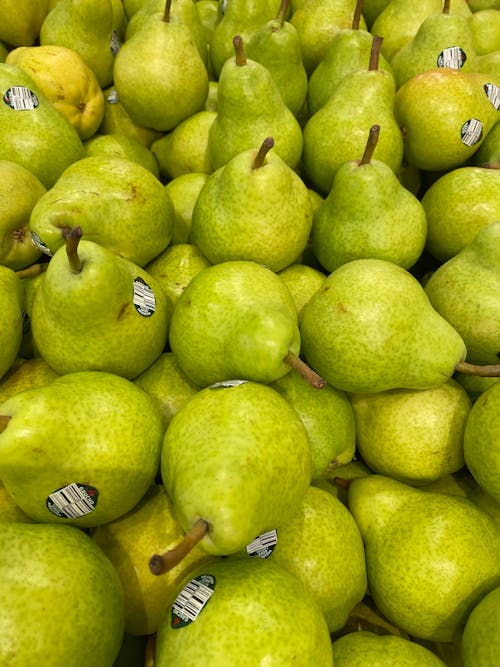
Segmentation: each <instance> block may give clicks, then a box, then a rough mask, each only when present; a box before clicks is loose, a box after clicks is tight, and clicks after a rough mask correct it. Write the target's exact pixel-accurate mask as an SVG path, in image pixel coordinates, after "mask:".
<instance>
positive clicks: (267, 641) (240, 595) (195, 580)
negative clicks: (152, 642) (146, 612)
mask: <svg viewBox="0 0 500 667" xmlns="http://www.w3.org/2000/svg"><path fill="white" fill-rule="evenodd" d="M189 577H191V578H189ZM183 583H184V586H182V584H181V587H180V588H179V589H178V592H177V597H175V598H173V600H172V601H171V602H170V603H169V604H168V605H167V608H166V613H165V615H164V619H163V623H162V624H161V625H160V627H159V629H158V633H157V637H156V657H155V665H156V667H167V665H176V667H188V665H207V666H208V665H214V666H215V665H239V666H240V667H253V666H254V665H264V664H265V663H266V662H267V663H268V664H269V665H271V664H272V665H276V667H278V666H279V667H285V666H289V665H292V664H294V665H297V667H299V666H300V667H306V665H316V666H317V667H330V666H331V665H332V648H331V640H330V634H329V632H328V627H327V625H326V622H325V619H324V616H323V614H322V613H321V610H320V609H319V607H318V606H317V604H316V602H315V601H314V598H313V597H312V595H311V594H310V593H309V591H308V590H307V588H306V587H305V586H304V585H303V584H302V583H301V582H300V581H299V580H298V579H297V577H295V576H294V575H292V574H290V573H289V572H288V571H287V570H285V569H284V568H283V567H280V566H279V565H276V564H274V563H271V562H269V561H267V560H262V559H261V558H239V559H229V558H227V559H223V560H219V561H215V562H212V563H206V564H204V565H201V566H199V567H197V568H196V569H195V570H193V571H192V572H191V573H190V574H189V575H188V576H187V577H186V579H185V580H184V582H183ZM198 599H199V600H200V602H199V603H198V604H196V602H197V600H198ZM191 609H192V610H193V611H191ZM193 619H194V620H193Z"/></svg>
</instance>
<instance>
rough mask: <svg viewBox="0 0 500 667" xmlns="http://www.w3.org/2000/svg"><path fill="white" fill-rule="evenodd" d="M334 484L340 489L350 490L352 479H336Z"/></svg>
mask: <svg viewBox="0 0 500 667" xmlns="http://www.w3.org/2000/svg"><path fill="white" fill-rule="evenodd" d="M333 483H334V484H335V486H338V487H339V489H348V488H349V485H350V484H351V480H350V479H344V478H343V477H334V479H333Z"/></svg>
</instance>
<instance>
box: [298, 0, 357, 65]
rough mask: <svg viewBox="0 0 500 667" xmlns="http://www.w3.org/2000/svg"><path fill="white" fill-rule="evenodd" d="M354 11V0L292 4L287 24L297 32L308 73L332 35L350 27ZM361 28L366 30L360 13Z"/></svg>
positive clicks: (323, 0)
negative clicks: (296, 5)
mask: <svg viewBox="0 0 500 667" xmlns="http://www.w3.org/2000/svg"><path fill="white" fill-rule="evenodd" d="M355 10H356V0H307V2H303V3H301V5H300V6H298V7H294V6H293V3H292V12H293V13H292V16H291V17H290V23H291V24H292V25H293V26H294V28H295V29H296V31H297V33H298V35H299V39H300V45H301V51H302V60H303V62H304V67H305V69H306V72H307V74H308V76H311V74H312V72H313V71H314V69H315V68H316V67H317V66H318V65H319V63H320V62H321V61H322V60H323V58H324V56H325V54H326V52H327V50H328V47H329V46H330V44H331V42H332V39H333V38H334V37H335V35H336V34H337V33H338V32H339V31H340V30H343V29H345V28H350V27H351V25H352V18H353V15H354V12H355ZM360 27H361V28H362V29H366V23H365V20H364V18H363V16H362V15H361V16H360Z"/></svg>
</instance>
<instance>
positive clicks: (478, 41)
mask: <svg viewBox="0 0 500 667" xmlns="http://www.w3.org/2000/svg"><path fill="white" fill-rule="evenodd" d="M469 26H470V30H471V33H472V40H473V42H474V48H475V50H476V53H477V54H478V55H485V54H487V53H492V52H493V51H498V50H500V4H499V6H498V7H497V8H496V9H495V8H494V7H490V8H489V9H482V10H479V11H477V12H473V13H472V14H471V16H470V17H469Z"/></svg>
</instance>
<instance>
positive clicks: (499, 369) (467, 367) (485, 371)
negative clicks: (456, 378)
mask: <svg viewBox="0 0 500 667" xmlns="http://www.w3.org/2000/svg"><path fill="white" fill-rule="evenodd" d="M455 371H458V372H459V373H464V374H465V375H475V376H476V377H482V378H497V377H500V364H485V365H484V366H482V365H480V364H470V363H469V362H468V361H461V362H460V363H459V364H457V366H456V367H455Z"/></svg>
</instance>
